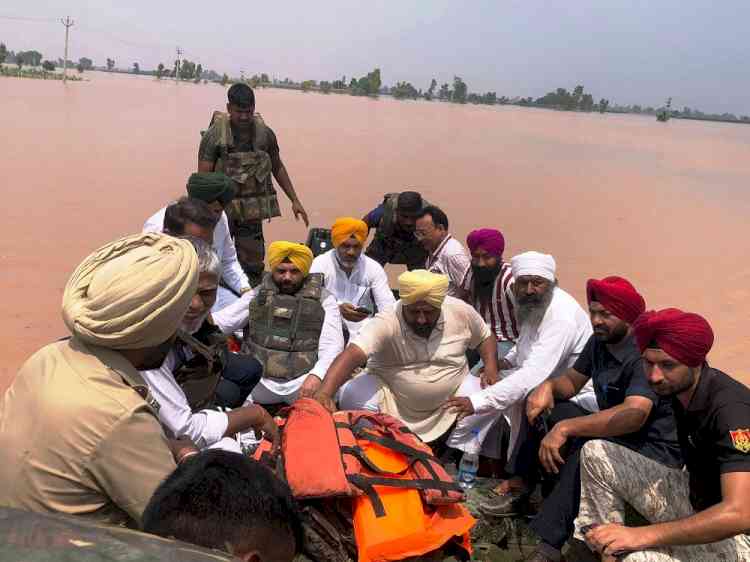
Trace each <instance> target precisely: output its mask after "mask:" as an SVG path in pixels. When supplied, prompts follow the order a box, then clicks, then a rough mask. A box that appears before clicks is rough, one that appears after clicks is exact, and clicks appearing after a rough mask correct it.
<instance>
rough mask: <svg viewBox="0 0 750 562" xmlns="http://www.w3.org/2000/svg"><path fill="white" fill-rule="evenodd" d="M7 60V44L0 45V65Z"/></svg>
mask: <svg viewBox="0 0 750 562" xmlns="http://www.w3.org/2000/svg"><path fill="white" fill-rule="evenodd" d="M7 58H8V48H7V47H6V46H5V43H0V64H3V63H4V62H5V59H7Z"/></svg>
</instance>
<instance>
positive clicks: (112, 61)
mask: <svg viewBox="0 0 750 562" xmlns="http://www.w3.org/2000/svg"><path fill="white" fill-rule="evenodd" d="M114 68H115V59H107V70H109V71H110V72H112V70H113V69H114Z"/></svg>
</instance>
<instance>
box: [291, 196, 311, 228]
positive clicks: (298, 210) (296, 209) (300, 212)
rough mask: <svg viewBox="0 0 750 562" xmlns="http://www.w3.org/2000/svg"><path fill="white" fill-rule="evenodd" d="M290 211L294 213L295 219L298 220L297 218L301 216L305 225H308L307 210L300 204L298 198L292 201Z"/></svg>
mask: <svg viewBox="0 0 750 562" xmlns="http://www.w3.org/2000/svg"><path fill="white" fill-rule="evenodd" d="M292 212H293V213H294V218H295V219H297V220H299V218H300V217H302V221H303V222H304V223H305V227H309V226H310V221H309V220H308V218H307V212H306V211H305V208H304V207H303V206H302V203H300V202H299V199H296V200H294V201H292Z"/></svg>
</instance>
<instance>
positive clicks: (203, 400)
mask: <svg viewBox="0 0 750 562" xmlns="http://www.w3.org/2000/svg"><path fill="white" fill-rule="evenodd" d="M210 337H211V339H212V340H213V341H212V342H211V344H209V345H206V344H204V343H203V342H201V341H199V340H197V339H196V338H195V337H193V336H192V335H190V334H188V333H187V332H185V331H184V330H178V331H177V344H178V345H185V346H187V347H188V348H190V349H191V350H192V351H193V353H195V355H194V356H193V357H192V358H190V359H188V360H186V361H185V362H183V363H181V364H179V365H178V366H177V367H176V368H175V369H174V371H173V373H172V374H173V375H174V378H175V380H176V381H177V384H179V385H180V387H181V388H182V391H183V392H184V393H185V396H186V397H187V401H188V404H189V405H190V408H191V409H192V410H193V411H195V410H202V409H204V408H210V407H211V406H212V405H213V403H214V399H215V397H216V387H217V386H218V385H219V380H220V379H221V373H222V371H223V370H224V355H223V352H224V348H225V347H226V338H225V337H224V336H223V335H222V334H211V336H210ZM178 358H179V354H178Z"/></svg>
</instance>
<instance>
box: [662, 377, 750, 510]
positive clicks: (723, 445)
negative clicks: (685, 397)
mask: <svg viewBox="0 0 750 562" xmlns="http://www.w3.org/2000/svg"><path fill="white" fill-rule="evenodd" d="M673 405H674V413H675V418H676V419H677V432H678V435H679V438H680V446H681V447H682V452H683V455H684V457H685V464H686V465H687V469H688V470H689V471H690V503H692V504H693V507H694V508H695V510H696V511H702V510H704V509H706V508H708V507H711V506H712V505H715V504H717V503H719V502H721V480H720V477H721V475H722V474H724V473H725V472H750V389H748V388H747V387H746V386H745V385H743V384H742V383H739V382H737V381H736V380H734V379H733V378H732V377H730V376H729V375H727V374H725V373H722V372H721V371H719V370H718V369H713V368H711V367H709V366H708V365H705V366H704V367H703V370H702V371H701V377H700V380H699V381H698V386H697V387H696V389H695V393H694V394H693V397H692V398H691V400H690V404H689V405H688V407H687V409H685V408H684V407H683V406H682V403H681V402H680V401H679V400H678V399H677V398H676V397H675V398H674V399H673Z"/></svg>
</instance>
